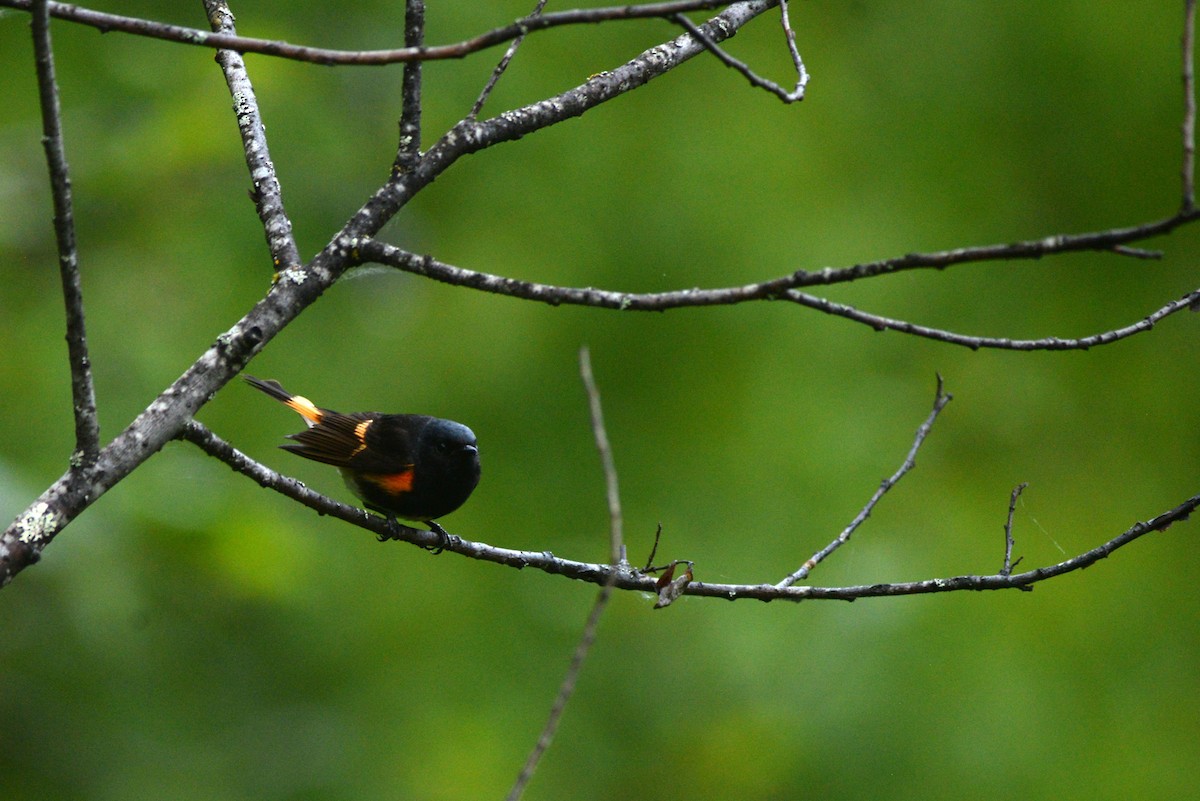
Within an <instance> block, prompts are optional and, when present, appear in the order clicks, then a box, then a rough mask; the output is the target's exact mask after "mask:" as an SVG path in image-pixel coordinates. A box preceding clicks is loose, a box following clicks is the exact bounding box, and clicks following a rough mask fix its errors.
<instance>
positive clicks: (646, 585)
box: [180, 393, 1200, 601]
mask: <svg viewBox="0 0 1200 801" xmlns="http://www.w3.org/2000/svg"><path fill="white" fill-rule="evenodd" d="M949 398H950V396H949V395H946V394H944V393H939V399H941V400H940V401H939V402H940V403H941V405H942V406H944V405H945V403H946V402H948V401H949ZM932 418H933V415H932V414H931V416H930V418H927V420H926V423H927V424H930V425H931V424H932V423H931V419H932ZM922 428H923V429H924V426H923V427H922ZM924 431H925V433H926V434H927V433H928V430H927V429H925V430H924ZM180 436H181V437H182V438H184V439H187V440H188V441H190V442H193V443H194V444H196V445H199V446H200V447H201V448H202V449H203V450H204V451H205V452H206V453H208V454H209V455H211V456H214V457H216V458H218V459H220V460H221V461H223V462H225V463H226V464H227V465H229V466H230V467H231V468H233V469H234V470H236V471H237V472H239V473H242V474H243V475H246V476H249V477H250V478H252V479H254V480H255V481H256V482H257V483H258V484H259V485H261V486H263V487H266V488H268V489H272V490H275V491H276V492H279V493H280V494H282V495H285V496H287V497H289V498H292V499H293V500H296V501H298V502H300V503H303V504H304V505H305V506H308V507H309V508H311V509H314V510H316V511H317V512H318V513H319V514H326V515H331V516H334V517H337V518H339V519H341V520H344V521H346V522H348V523H352V524H354V525H356V526H358V527H359V528H362V529H366V530H367V531H371V532H373V533H375V534H377V535H378V534H392V535H393V536H392V538H393V539H400V540H403V541H405V542H410V543H413V544H415V545H418V546H420V547H423V548H427V547H435V546H437V545H439V544H441V538H440V537H439V536H438V535H437V534H434V533H433V532H429V531H420V530H417V529H411V528H407V527H404V526H395V525H394V524H391V525H389V522H388V521H387V520H385V519H384V518H382V517H379V516H377V515H372V514H370V513H368V512H365V511H363V510H361V509H356V508H354V507H352V506H346V505H345V504H341V503H338V502H337V501H334V500H332V499H330V498H327V497H325V496H323V495H321V494H320V493H317V492H314V491H313V490H311V489H308V488H307V487H305V486H304V485H303V484H301V483H300V482H299V481H296V480H295V479H291V478H287V477H285V476H282V475H280V474H279V473H276V472H275V471H274V470H272V469H270V468H269V467H266V466H265V465H262V464H259V463H258V462H256V461H254V460H253V459H251V458H250V457H248V456H246V455H245V454H243V453H241V452H240V451H238V450H237V449H236V448H234V447H232V446H231V445H229V443H227V442H225V441H224V440H222V439H221V438H220V437H218V436H216V435H215V434H213V433H212V432H211V431H209V430H208V429H207V428H205V427H204V426H203V425H201V424H200V423H197V422H194V421H193V422H190V423H189V424H188V425H187V426H186V427H185V428H184V430H183V431H182V433H181V435H180ZM918 437H919V439H921V440H923V439H924V437H923V436H922V435H921V434H920V432H919V433H918ZM919 444H920V442H919V441H918V442H916V443H914V445H919ZM912 453H913V451H912V450H910V456H911V455H912ZM1198 507H1200V494H1198V495H1194V496H1192V497H1191V498H1188V499H1187V500H1186V501H1184V502H1183V503H1181V504H1179V505H1178V506H1176V507H1175V508H1173V509H1169V510H1167V511H1166V512H1163V513H1162V514H1159V515H1157V516H1156V517H1154V518H1152V519H1150V520H1149V521H1146V522H1139V523H1135V524H1134V525H1133V526H1131V527H1130V528H1128V529H1126V530H1125V531H1124V532H1122V533H1120V534H1118V535H1116V536H1114V537H1112V538H1111V539H1109V540H1108V541H1107V542H1105V543H1103V544H1101V545H1098V546H1096V547H1095V548H1093V549H1091V550H1089V551H1086V552H1084V553H1081V554H1079V555H1077V556H1074V557H1072V558H1070V559H1067V560H1065V561H1062V562H1059V563H1057V564H1053V565H1047V566H1045V567H1039V568H1035V569H1033V570H1028V571H1025V572H1023V573H1014V574H1011V575H1004V573H1003V570H1002V571H1001V572H999V573H995V574H979V575H976V574H972V575H961V576H952V577H948V578H935V579H926V580H923V581H912V582H898V583H879V584H868V585H855V586H847V587H816V586H807V585H797V584H790V585H785V584H784V582H780V583H779V584H769V583H745V584H726V583H721V584H716V583H712V584H710V583H705V582H701V581H694V580H691V581H689V582H688V583H685V584H684V585H683V586H681V587H680V588H679V589H680V594H682V595H689V596H697V597H707V598H724V599H726V600H730V601H736V600H742V599H754V600H759V601H775V600H780V601H805V600H839V601H854V600H857V599H859V598H882V597H890V596H896V595H924V594H929V593H942V592H960V591H963V590H974V591H985V590H1011V589H1017V590H1028V589H1030V588H1031V587H1032V585H1034V584H1037V583H1040V582H1043V581H1047V580H1049V579H1052V578H1056V577H1058V576H1062V575H1065V574H1067V573H1071V572H1074V571H1076V570H1082V569H1083V568H1085V567H1089V566H1091V565H1093V564H1095V563H1096V562H1098V561H1100V560H1101V559H1104V558H1106V557H1108V556H1109V555H1111V554H1112V553H1114V552H1116V551H1117V550H1119V549H1120V548H1122V547H1124V546H1125V545H1128V544H1129V543H1131V542H1133V541H1134V540H1137V539H1139V538H1140V537H1142V536H1145V535H1146V534H1149V533H1151V532H1156V531H1165V530H1166V529H1167V528H1169V527H1170V526H1171V524H1173V523H1176V522H1178V521H1181V520H1186V519H1187V518H1188V517H1189V516H1190V515H1191V513H1192V512H1194V511H1195V510H1196V509H1197V508H1198ZM445 550H446V552H447V553H457V554H459V555H461V556H465V557H467V558H469V559H477V560H480V561H484V562H492V563H495V564H498V565H504V566H506V567H513V568H517V569H519V570H521V569H525V568H532V569H535V570H541V571H543V572H546V573H551V574H556V575H561V576H565V577H567V578H571V579H576V580H578V581H586V582H589V583H591V584H598V585H602V586H604V585H611V586H612V588H613V589H618V590H627V591H634V592H644V593H651V594H657V593H658V590H659V586H658V580H657V579H655V577H653V576H650V575H646V574H645V573H643V572H641V571H638V570H635V569H631V568H630V567H629V566H628V565H627V564H618V565H615V566H614V565H611V564H607V565H606V564H598V563H593V562H580V561H575V560H571V559H564V558H562V557H559V556H555V555H554V554H553V553H550V552H549V551H520V550H514V549H510V548H502V547H499V546H495V545H490V544H488V543H485V542H477V541H472V540H468V539H464V538H462V537H461V536H455V537H451V538H450V541H449V542H448V543H446V544H445ZM697 569H698V570H699V572H701V573H702V572H703V565H700V566H698V568H697Z"/></svg>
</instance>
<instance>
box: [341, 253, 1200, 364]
mask: <svg viewBox="0 0 1200 801" xmlns="http://www.w3.org/2000/svg"><path fill="white" fill-rule="evenodd" d="M1117 230H1124V231H1128V230H1131V229H1114V230H1113V231H1112V232H1109V233H1112V234H1115V233H1116V231H1117ZM1100 238H1102V237H1101V236H1100V235H1098V234H1083V235H1079V236H1077V237H1052V238H1050V239H1046V240H1038V243H1040V246H1041V247H1042V248H1043V249H1045V250H1044V251H1043V252H1050V250H1049V249H1051V248H1064V249H1068V250H1070V249H1075V248H1074V247H1072V245H1074V244H1076V243H1078V242H1080V241H1083V240H1087V241H1092V242H1096V241H1097V240H1098V239H1100ZM1034 244H1035V243H1033V242H1019V243H1016V244H1014V245H1007V246H1000V245H994V246H985V247H975V248H958V249H956V250H952V251H941V252H936V253H914V254H909V255H907V256H902V257H899V258H896V259H888V260H885V261H878V262H871V263H867V264H859V265H855V266H853V267H844V268H841V269H833V268H826V269H824V270H821V271H820V272H806V271H804V270H799V271H797V272H795V273H792V274H790V275H785V276H782V277H780V278H774V279H770V280H767V281H762V282H759V283H754V284H744V285H742V286H737V287H724V288H720V289H682V290H675V291H671V292H651V293H635V292H615V291H612V290H606V289H595V288H593V287H586V288H578V287H562V286H555V285H552V284H539V283H536V282H532V281H521V280H518V279H515V278H506V277H504V276H499V275H494V274H491V273H482V272H477V271H475V270H467V269H464V268H462V267H455V266H453V265H450V264H446V263H444V262H440V261H437V260H435V259H433V258H432V257H430V256H420V255H417V254H415V253H410V252H408V251H405V250H401V249H400V248H397V247H394V246H392V245H387V244H384V243H382V242H379V241H377V240H369V239H368V240H359V241H357V242H355V243H354V245H353V247H354V250H355V253H356V254H357V255H358V258H359V259H360V260H361V261H362V262H373V263H378V264H387V265H390V266H392V267H395V268H397V269H399V270H404V271H405V272H409V273H413V274H414V275H421V276H424V277H426V278H432V279H433V280H435V281H440V282H442V283H446V284H452V285H454V286H463V287H470V288H472V289H477V290H480V291H482V292H491V293H494V294H497V295H507V296H509V297H515V298H521V299H523V300H533V301H539V302H542V303H548V304H550V305H551V306H558V305H571V306H590V307H594V308H602V309H618V310H621V311H666V310H668V309H680V308H691V307H697V306H729V305H734V304H737V303H745V302H747V301H762V300H767V301H770V300H788V301H791V302H793V303H797V304H799V305H801V306H806V307H808V308H811V309H815V310H817V311H821V312H824V313H826V314H833V315H836V316H839V317H845V318H847V319H850V320H854V321H855V322H859V323H863V324H865V325H869V326H870V327H872V328H874V329H876V330H878V331H884V330H893V331H900V332H901V333H905V334H912V335H914V336H920V337H925V338H928V339H935V340H938V341H940V342H946V343H949V344H952V345H962V346H964V347H968V348H971V349H973V350H977V349H979V348H994V349H999V350H1087V349H1088V348H1092V347H1096V346H1099V345H1107V344H1110V343H1112V342H1116V341H1119V340H1121V339H1125V338H1127V337H1130V336H1133V335H1134V334H1138V333H1142V332H1144V331H1149V330H1150V329H1151V328H1153V327H1154V325H1155V324H1156V323H1157V322H1158V321H1159V320H1161V319H1163V318H1164V317H1169V316H1170V315H1172V314H1175V313H1176V312H1178V311H1181V310H1183V309H1186V308H1188V307H1189V306H1190V305H1191V304H1194V303H1196V302H1197V301H1200V288H1198V289H1196V290H1194V291H1192V292H1190V293H1188V294H1187V295H1185V296H1183V297H1182V298H1180V299H1178V300H1174V301H1171V302H1170V303H1167V304H1166V305H1165V306H1162V307H1161V308H1159V309H1157V310H1155V311H1153V312H1151V313H1150V314H1149V315H1147V316H1146V317H1144V318H1142V319H1141V320H1138V321H1137V322H1135V323H1132V324H1130V325H1127V326H1124V327H1122V328H1117V329H1113V330H1111V331H1105V332H1102V333H1099V334H1093V335H1091V336H1086V337H1081V338H1077V339H1063V338H1059V337H1046V338H1043V339H1024V340H1022V339H1008V338H1003V337H979V336H970V335H965V334H957V333H954V332H952V331H944V330H941V329H937V328H929V327H927V326H922V325H917V324H915V323H909V322H906V321H904V320H896V319H892V318H889V317H883V316H880V315H876V314H870V313H868V312H864V311H860V310H859V309H856V308H854V307H853V306H847V305H845V304H842V303H837V302H835V301H831V300H827V299H825V298H821V297H817V296H815V295H810V294H808V293H805V292H800V291H798V290H797V289H796V287H800V286H811V285H816V284H835V283H842V282H849V281H855V280H859V279H862V278H866V277H871V276H876V275H884V274H887V273H892V272H899V271H901V270H909V269H916V268H939V269H940V268H943V267H946V266H949V265H951V264H962V263H967V262H971V261H990V260H994V259H999V258H1002V257H1001V256H999V255H997V251H998V250H999V249H1006V250H1007V251H1008V252H1009V253H1010V254H1012V255H1010V256H1008V258H1033V256H1032V255H1028V256H1018V255H1015V254H1018V253H1033V252H1035V248H1034V247H1033V246H1034ZM1103 249H1108V246H1104V247H1103Z"/></svg>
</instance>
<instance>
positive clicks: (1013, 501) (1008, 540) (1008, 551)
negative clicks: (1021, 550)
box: [1000, 481, 1031, 589]
mask: <svg viewBox="0 0 1200 801" xmlns="http://www.w3.org/2000/svg"><path fill="white" fill-rule="evenodd" d="M1028 486H1029V483H1028V482H1024V481H1022V482H1021V483H1020V484H1018V485H1017V486H1015V487H1013V491H1012V495H1010V496H1009V499H1008V519H1007V520H1005V521H1004V566H1003V567H1001V568H1000V575H1002V576H1011V575H1012V571H1013V568H1014V567H1016V566H1017V565H1018V564H1020V562H1021V560H1020V559H1017V561H1016V562H1014V561H1013V560H1012V552H1013V533H1012V526H1013V513H1014V512H1016V510H1017V498H1020V497H1021V493H1022V492H1024V491H1025V488H1026V487H1028ZM1022 589H1031V588H1030V587H1022Z"/></svg>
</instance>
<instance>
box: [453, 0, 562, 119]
mask: <svg viewBox="0 0 1200 801" xmlns="http://www.w3.org/2000/svg"><path fill="white" fill-rule="evenodd" d="M545 7H546V0H537V5H536V6H534V8H533V11H532V12H531V13H530V14H529V16H528V17H526V19H537V18H539V17H541V15H542V9H544V8H545ZM524 41H525V33H524V32H523V33H521V35H520V36H518V37H516V38H515V39H513V40H512V42H510V43H509V45H508V49H507V50H505V51H504V55H503V56H502V57H501V58H500V63H498V64H497V65H496V68H495V69H493V70H492V74H491V76H490V77H489V78H488V80H487V83H486V84H484V87H483V91H481V92H480V93H479V97H478V98H476V100H475V104H474V105H473V106H471V111H470V113H468V114H467V119H468V120H475V119H476V118H477V117H478V116H479V112H480V111H483V104H484V103H486V102H487V99H488V97H490V96H491V94H492V90H493V89H495V88H496V82H497V81H499V80H500V76H501V75H503V74H504V72H505V70H507V69H508V64H509V62H510V61H512V60H513V56H515V55H516V54H517V48H519V47H520V46H521V43H522V42H524Z"/></svg>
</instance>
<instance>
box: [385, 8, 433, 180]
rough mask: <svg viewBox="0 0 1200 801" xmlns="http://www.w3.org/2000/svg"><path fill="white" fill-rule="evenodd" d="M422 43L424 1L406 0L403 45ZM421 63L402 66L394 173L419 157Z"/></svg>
mask: <svg viewBox="0 0 1200 801" xmlns="http://www.w3.org/2000/svg"><path fill="white" fill-rule="evenodd" d="M424 43H425V0H406V2H405V4H404V45H405V47H420V46H421V45H423V44H424ZM421 83H422V81H421V62H420V61H409V62H407V63H406V64H405V65H404V78H403V80H402V81H401V89H400V94H401V97H402V98H403V100H402V101H401V103H402V107H401V111H400V146H399V147H398V148H397V149H396V161H395V164H394V165H393V170H395V171H396V172H397V173H403V172H408V171H409V170H411V169H412V168H413V165H414V164H416V162H417V159H419V158H420V157H421Z"/></svg>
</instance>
